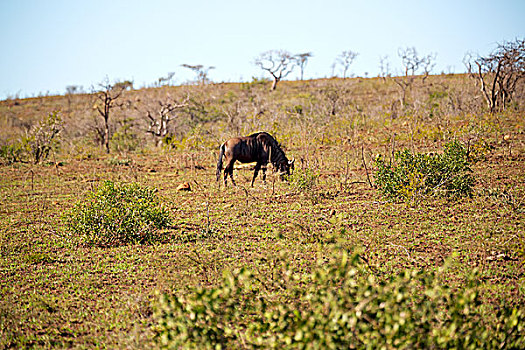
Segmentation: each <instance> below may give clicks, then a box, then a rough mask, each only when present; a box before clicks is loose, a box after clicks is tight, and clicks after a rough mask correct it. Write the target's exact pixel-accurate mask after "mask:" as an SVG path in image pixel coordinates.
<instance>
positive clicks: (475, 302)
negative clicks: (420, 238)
mask: <svg viewBox="0 0 525 350" xmlns="http://www.w3.org/2000/svg"><path fill="white" fill-rule="evenodd" d="M272 267H273V270H272V271H273V273H272V274H271V277H270V276H264V277H263V276H261V275H254V274H252V273H251V272H250V271H248V270H246V269H241V270H239V271H237V272H235V273H225V274H224V278H223V282H222V284H221V285H220V286H218V287H215V288H202V287H198V288H193V289H191V290H190V291H189V292H186V293H181V294H180V295H175V296H174V295H166V294H164V295H162V296H161V297H160V299H159V301H158V302H157V304H156V305H155V308H154V310H155V311H154V318H155V321H156V323H155V326H154V331H155V334H156V338H155V339H156V341H157V344H158V346H159V347H161V348H169V349H222V348H227V349H230V348H231V349H235V348H246V349H255V348H264V349H266V348H268V349H365V348H367V349H390V348H409V349H414V348H416V349H418V348H425V349H428V348H472V349H494V348H500V347H503V348H523V347H524V346H525V337H523V332H524V331H525V314H524V312H523V310H518V309H515V308H512V307H509V306H508V305H501V306H499V307H498V308H495V309H493V310H492V309H491V307H490V306H489V305H482V304H481V301H480V298H479V294H478V288H477V286H476V283H475V282H474V281H475V279H474V278H473V279H471V280H469V281H467V282H466V283H464V284H463V285H462V286H461V287H460V288H458V289H454V288H451V287H449V286H448V285H447V284H446V283H445V282H444V278H443V274H444V270H439V271H438V272H436V273H433V274H427V273H423V272H418V271H413V270H407V271H405V272H403V273H401V274H399V275H396V276H392V277H390V278H383V279H379V278H377V277H376V276H374V275H372V274H368V273H366V270H365V269H364V268H363V266H361V265H360V263H359V257H358V256H357V255H353V256H350V255H348V254H346V253H343V254H342V255H341V256H339V257H338V258H337V259H334V261H333V262H331V263H328V264H327V263H318V265H317V266H315V268H314V269H313V270H312V272H311V273H310V274H308V275H302V274H299V273H298V272H297V271H296V270H294V269H293V268H292V267H291V266H290V265H289V264H288V263H285V262H284V260H280V262H279V264H277V265H275V266H272Z"/></svg>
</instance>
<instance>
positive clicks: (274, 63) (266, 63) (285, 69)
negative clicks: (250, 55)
mask: <svg viewBox="0 0 525 350" xmlns="http://www.w3.org/2000/svg"><path fill="white" fill-rule="evenodd" d="M255 64H256V65H257V66H259V67H260V68H261V69H262V70H265V71H267V72H268V73H270V75H271V76H272V77H273V83H272V87H271V90H272V91H273V90H275V89H276V88H277V83H279V82H280V81H281V80H282V79H283V78H284V77H286V76H287V75H288V74H290V73H291V72H292V71H293V69H294V67H295V65H296V64H297V59H296V57H295V56H293V55H292V54H290V53H289V52H288V51H284V50H270V51H266V52H263V53H262V54H260V55H259V57H257V58H256V59H255Z"/></svg>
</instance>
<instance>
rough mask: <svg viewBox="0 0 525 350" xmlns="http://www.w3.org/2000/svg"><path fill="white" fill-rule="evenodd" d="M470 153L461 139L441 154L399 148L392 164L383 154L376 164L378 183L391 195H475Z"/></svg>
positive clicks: (446, 146)
mask: <svg viewBox="0 0 525 350" xmlns="http://www.w3.org/2000/svg"><path fill="white" fill-rule="evenodd" d="M471 161H472V160H471V158H469V152H468V150H467V148H466V147H464V146H463V145H462V144H461V143H460V142H457V141H454V142H450V143H448V144H446V145H445V146H444V150H443V153H441V154H422V153H415V154H413V153H411V152H410V151H409V150H407V149H405V150H404V151H398V152H396V153H395V155H394V162H393V163H392V164H390V163H388V162H386V161H385V160H384V159H383V158H381V157H379V158H377V159H376V161H375V163H376V166H377V171H376V173H375V184H376V186H377V187H378V188H379V190H380V191H381V192H382V193H383V194H384V195H386V196H387V197H390V198H396V199H412V198H415V197H420V196H434V195H439V196H449V197H450V196H454V197H456V196H471V195H472V191H473V187H474V177H473V176H472V170H471V168H470V163H471Z"/></svg>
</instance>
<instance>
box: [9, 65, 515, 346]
mask: <svg viewBox="0 0 525 350" xmlns="http://www.w3.org/2000/svg"><path fill="white" fill-rule="evenodd" d="M408 77H409V76H408V75H407V76H402V77H388V76H385V77H379V78H367V79H365V78H346V79H337V78H334V79H319V80H305V81H280V82H279V86H278V88H277V89H275V90H271V89H270V86H271V81H266V80H257V79H254V80H253V81H252V82H249V83H228V84H212V83H207V82H200V83H199V84H196V85H183V86H169V85H164V86H159V87H155V88H147V89H138V90H134V89H131V88H130V85H129V84H126V86H122V85H118V86H117V87H116V88H117V89H118V98H114V99H113V100H112V101H114V104H112V105H111V106H109V107H108V106H105V105H104V104H103V101H102V100H101V99H100V98H99V97H100V96H103V95H104V94H77V93H70V94H67V95H65V96H47V97H37V98H30V99H8V100H5V101H0V126H1V127H0V162H1V163H2V164H1V165H0V198H1V203H2V206H1V208H0V213H1V214H0V348H24V347H25V348H32V347H35V348H137V349H143V348H162V347H166V348H170V347H171V348H179V347H182V348H199V349H200V348H218V347H219V346H220V347H222V348H315V347H321V348H341V347H344V348H367V347H368V348H379V347H382V346H384V348H434V347H436V348H451V347H457V348H476V349H477V348H491V349H492V348H523V347H525V343H524V337H523V334H525V330H524V317H525V288H524V286H525V275H524V271H525V266H524V259H525V220H524V219H525V118H524V112H525V89H524V87H523V81H519V82H518V84H517V86H516V90H515V91H514V93H513V96H512V97H513V98H512V100H505V103H504V104H503V103H501V104H498V105H497V107H498V108H492V106H490V105H487V102H486V100H485V97H484V95H485V94H484V92H483V91H481V90H480V88H479V85H478V84H479V78H478V77H477V76H475V75H474V77H471V76H469V74H465V75H445V74H442V75H426V74H425V75H424V76H410V77H409V78H410V84H403V83H402V82H403V81H405V80H406V79H408ZM520 84H521V85H520ZM110 85H111V84H110ZM401 87H402V88H401ZM103 91H105V92H106V93H107V94H108V95H111V93H112V90H111V86H109V85H104V90H103ZM115 91H117V90H115ZM111 96H113V97H114V96H117V95H111ZM101 101H102V102H101ZM503 107H504V108H503ZM100 111H107V113H101V112H100ZM257 131H267V132H269V133H270V134H272V135H273V136H274V137H275V138H276V139H277V140H278V141H279V142H280V143H281V145H282V147H283V149H284V150H285V152H286V154H287V156H290V157H292V156H293V157H295V172H294V173H293V174H292V175H290V177H289V178H288V179H287V181H281V180H280V178H279V175H278V174H273V175H272V171H271V169H269V171H268V174H269V176H268V178H267V180H266V183H263V182H262V181H257V182H256V183H255V185H254V187H253V188H252V187H250V181H251V177H252V174H253V171H252V169H250V168H249V167H242V168H241V167H240V169H239V170H236V171H235V177H236V183H237V186H236V187H233V186H229V187H227V188H224V186H221V187H219V186H218V184H217V182H216V179H215V171H216V169H215V167H216V164H217V157H218V151H219V146H220V144H221V143H222V142H224V141H226V140H227V139H228V138H230V137H233V136H239V135H248V134H251V133H253V132H257ZM181 184H185V186H182V188H183V189H185V190H184V191H181V190H180V189H181V186H179V185H181Z"/></svg>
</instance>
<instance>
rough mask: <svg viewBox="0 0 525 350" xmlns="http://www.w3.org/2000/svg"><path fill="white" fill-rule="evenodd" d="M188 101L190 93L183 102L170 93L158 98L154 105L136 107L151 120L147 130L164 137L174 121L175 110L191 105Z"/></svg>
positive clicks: (158, 136) (156, 135)
mask: <svg viewBox="0 0 525 350" xmlns="http://www.w3.org/2000/svg"><path fill="white" fill-rule="evenodd" d="M188 101H189V95H188V96H187V97H186V98H185V99H184V100H183V101H182V102H179V101H177V100H176V99H174V98H172V97H171V95H170V94H169V93H168V94H167V95H166V96H165V97H164V98H162V99H158V100H156V102H154V103H153V104H152V105H149V106H146V107H145V108H142V109H140V108H139V107H137V106H136V107H135V109H136V110H138V111H139V113H140V114H142V115H143V116H144V117H145V118H146V120H147V121H148V122H149V125H148V130H147V131H146V132H148V133H150V134H152V135H153V136H155V137H157V138H160V139H162V138H164V137H165V136H167V135H168V132H169V129H168V125H169V123H170V121H172V118H173V116H174V112H175V111H176V110H178V109H182V108H185V107H187V106H189V103H188Z"/></svg>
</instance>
